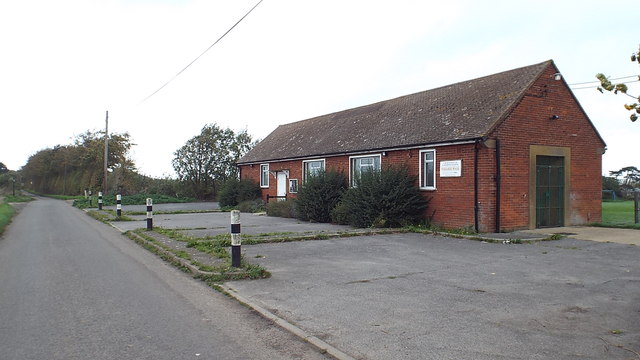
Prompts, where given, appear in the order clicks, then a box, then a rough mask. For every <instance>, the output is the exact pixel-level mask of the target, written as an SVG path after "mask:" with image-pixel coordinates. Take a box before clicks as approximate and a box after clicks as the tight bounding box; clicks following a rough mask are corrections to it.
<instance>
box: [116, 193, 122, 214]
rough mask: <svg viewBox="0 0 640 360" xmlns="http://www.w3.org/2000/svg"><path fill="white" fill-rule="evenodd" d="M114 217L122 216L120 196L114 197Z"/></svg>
mask: <svg viewBox="0 0 640 360" xmlns="http://www.w3.org/2000/svg"><path fill="white" fill-rule="evenodd" d="M116 216H118V217H120V216H122V195H120V194H118V195H116Z"/></svg>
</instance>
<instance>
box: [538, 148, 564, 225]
mask: <svg viewBox="0 0 640 360" xmlns="http://www.w3.org/2000/svg"><path fill="white" fill-rule="evenodd" d="M564 171H565V170H564V158H563V157H559V156H540V155H539V156H536V227H537V228H541V227H558V226H564V186H565V184H564Z"/></svg>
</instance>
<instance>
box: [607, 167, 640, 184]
mask: <svg viewBox="0 0 640 360" xmlns="http://www.w3.org/2000/svg"><path fill="white" fill-rule="evenodd" d="M609 175H611V176H613V177H615V178H620V177H621V178H622V184H621V186H622V187H626V188H634V187H638V186H639V185H640V170H638V168H636V167H635V166H627V167H623V168H622V169H620V170H617V171H609Z"/></svg>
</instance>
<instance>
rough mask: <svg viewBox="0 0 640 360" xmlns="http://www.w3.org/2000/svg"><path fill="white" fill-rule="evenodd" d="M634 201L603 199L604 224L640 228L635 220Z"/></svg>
mask: <svg viewBox="0 0 640 360" xmlns="http://www.w3.org/2000/svg"><path fill="white" fill-rule="evenodd" d="M633 220H634V217H633V201H603V202H602V223H600V224H599V225H602V226H615V227H629V228H634V229H640V224H634V222H633Z"/></svg>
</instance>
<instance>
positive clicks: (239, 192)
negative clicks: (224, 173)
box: [218, 178, 260, 207]
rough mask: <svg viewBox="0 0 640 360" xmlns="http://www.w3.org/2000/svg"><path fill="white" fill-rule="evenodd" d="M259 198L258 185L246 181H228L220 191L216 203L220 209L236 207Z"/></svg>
mask: <svg viewBox="0 0 640 360" xmlns="http://www.w3.org/2000/svg"><path fill="white" fill-rule="evenodd" d="M259 197H260V185H259V184H258V183H255V182H253V181H251V180H248V179H243V180H238V179H235V178H234V179H229V180H227V182H226V183H225V184H224V185H223V186H222V189H220V194H219V197H218V201H219V202H220V206H221V207H225V206H237V205H238V204H240V203H241V202H243V201H249V200H255V199H257V198H259Z"/></svg>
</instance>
